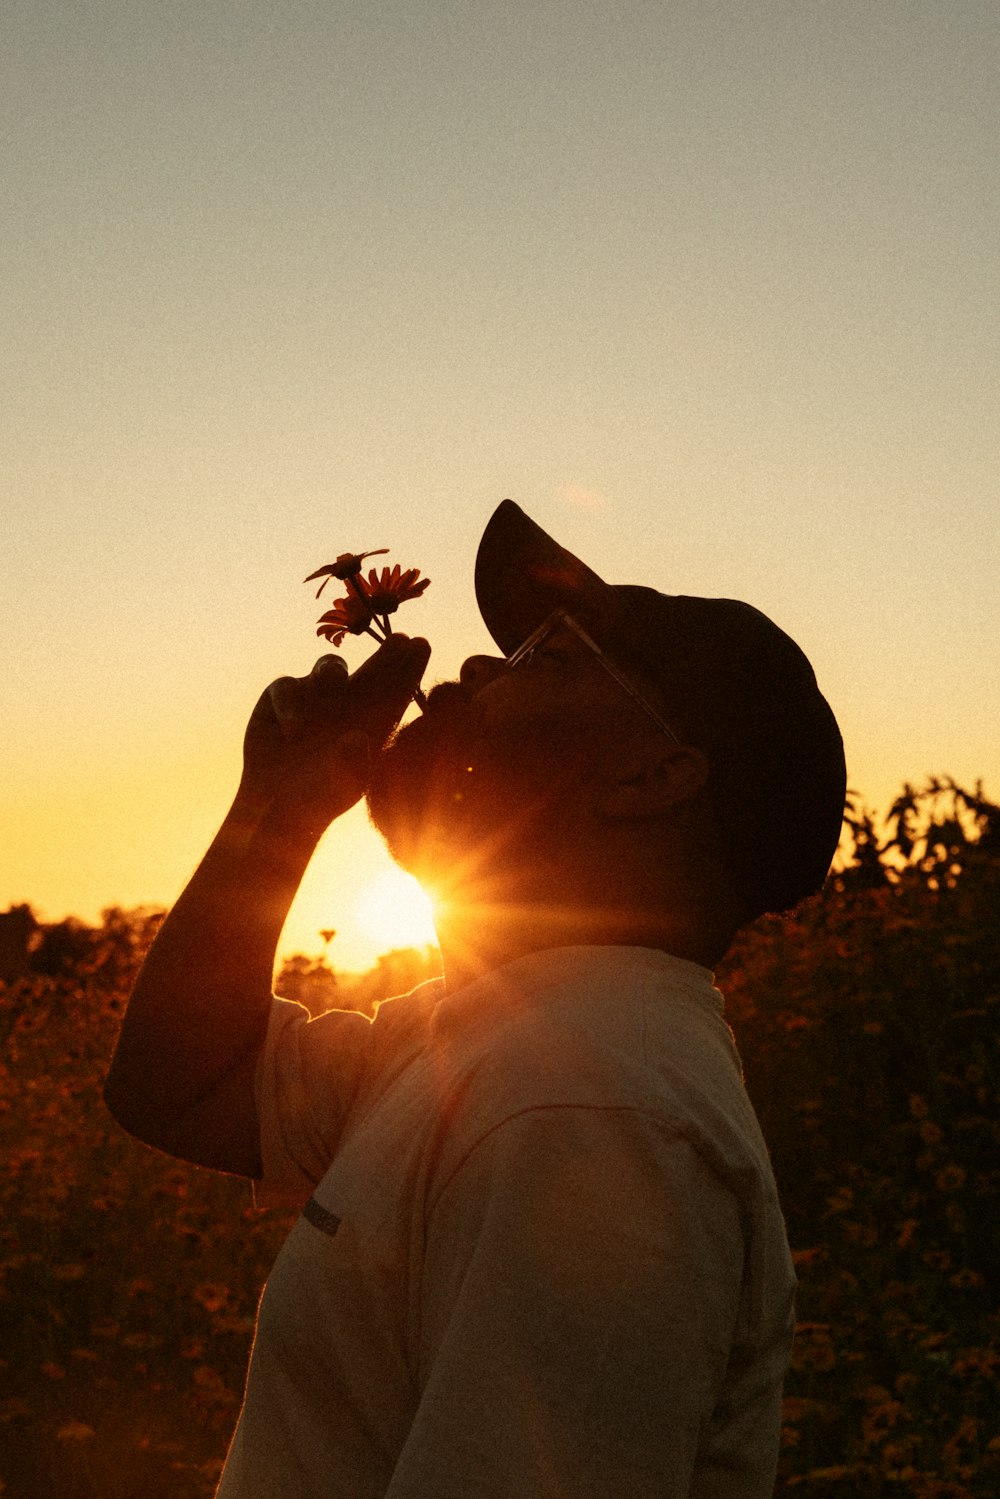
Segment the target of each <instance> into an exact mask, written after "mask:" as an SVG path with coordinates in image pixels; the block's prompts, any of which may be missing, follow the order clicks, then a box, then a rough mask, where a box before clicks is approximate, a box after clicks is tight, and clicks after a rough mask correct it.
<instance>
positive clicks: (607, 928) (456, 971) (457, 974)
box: [436, 902, 718, 992]
mask: <svg viewBox="0 0 1000 1499" xmlns="http://www.w3.org/2000/svg"><path fill="white" fill-rule="evenodd" d="M436 922H437V930H438V941H439V944H440V948H441V957H442V962H443V966H444V977H445V984H446V986H447V988H448V989H449V990H451V991H452V992H454V991H455V990H457V989H461V988H464V987H465V985H467V984H471V983H473V982H474V981H475V980H476V979H479V978H482V977H483V976H484V975H485V974H487V973H491V972H493V971H494V970H495V969H497V968H502V967H504V966H505V965H506V964H508V963H512V962H514V961H515V960H516V959H518V958H524V957H528V956H530V955H531V954H532V953H536V952H544V951H547V950H548V949H551V948H556V947H652V948H658V949H659V950H660V951H662V952H667V953H670V954H671V955H672V956H673V957H676V958H686V959H687V960H688V961H690V962H693V963H700V964H701V965H702V966H703V967H706V968H711V967H712V966H713V965H714V962H715V960H716V958H717V957H718V953H717V951H715V950H714V948H712V947H711V945H710V944H709V943H708V942H707V941H706V940H705V939H704V937H699V935H698V934H696V933H694V932H691V931H688V930H685V929H684V925H683V924H682V923H664V921H663V919H662V915H658V916H657V919H656V920H653V919H647V920H643V919H641V917H640V915H639V913H637V912H636V911H635V910H628V911H625V912H621V911H610V910H608V909H606V908H605V909H603V910H601V909H598V908H596V907H594V906H590V907H588V908H582V907H581V906H580V905H579V904H577V905H574V906H566V905H565V904H561V905H554V904H552V903H539V902H533V903H531V904H526V903H524V902H521V903H513V902H508V903H491V904H489V905H487V904H479V905H477V906H475V907H473V906H470V905H466V906H463V907H462V908H458V907H457V906H456V905H454V904H451V905H450V906H447V907H444V906H442V907H439V910H438V914H437V918H436Z"/></svg>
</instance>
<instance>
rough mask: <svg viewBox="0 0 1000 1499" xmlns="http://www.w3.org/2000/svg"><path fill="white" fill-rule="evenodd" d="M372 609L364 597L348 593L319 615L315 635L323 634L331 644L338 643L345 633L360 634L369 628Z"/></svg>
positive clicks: (370, 631)
mask: <svg viewBox="0 0 1000 1499" xmlns="http://www.w3.org/2000/svg"><path fill="white" fill-rule="evenodd" d="M371 622H372V610H371V608H370V607H369V604H368V602H367V600H366V599H363V598H358V597H357V596H356V595H355V594H351V593H349V594H348V595H347V597H346V598H342V599H338V600H337V602H336V603H335V604H334V606H333V608H332V609H328V610H327V611H326V613H325V614H322V615H320V619H319V624H318V626H317V629H316V634H317V635H325V636H326V638H327V640H328V641H329V642H330V644H331V645H339V644H340V642H341V641H342V640H343V638H344V636H345V635H348V634H350V635H362V634H363V633H364V632H365V631H366V630H367V631H368V633H369V634H373V633H374V632H373V631H372V629H371Z"/></svg>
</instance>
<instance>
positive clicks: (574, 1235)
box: [387, 1107, 744, 1499]
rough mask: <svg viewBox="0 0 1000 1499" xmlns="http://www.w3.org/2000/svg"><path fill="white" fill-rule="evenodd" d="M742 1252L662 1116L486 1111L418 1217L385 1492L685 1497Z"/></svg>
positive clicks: (734, 1228)
mask: <svg viewBox="0 0 1000 1499" xmlns="http://www.w3.org/2000/svg"><path fill="white" fill-rule="evenodd" d="M743 1263H744V1242H743V1233H742V1228H741V1221H740V1213H739V1208H738V1205H737V1202H736V1198H735V1196H734V1195H733V1193H732V1192H731V1190H730V1189H729V1188H728V1187H727V1186H726V1184H724V1183H723V1182H722V1181H721V1180H720V1179H719V1178H718V1177H717V1176H715V1174H714V1173H713V1172H712V1171H711V1170H710V1169H709V1167H708V1166H707V1165H706V1164H705V1162H704V1161H703V1160H702V1159H701V1157H700V1156H699V1154H698V1153H697V1152H696V1150H695V1149H694V1148H693V1146H692V1145H691V1144H690V1143H688V1141H687V1140H686V1139H684V1138H682V1137H681V1136H680V1135H679V1134H677V1133H676V1132H675V1131H673V1130H672V1129H671V1128H670V1126H669V1125H667V1124H665V1123H664V1122H663V1121H662V1120H660V1119H657V1118H655V1117H653V1116H651V1115H648V1114H646V1113H645V1112H644V1111H642V1110H633V1109H626V1108H577V1107H561V1108H560V1107H547V1108H538V1109H529V1110H526V1111H525V1112H524V1113H522V1114H519V1115H517V1116H515V1117H513V1118H511V1119H508V1120H506V1121H504V1122H503V1123H502V1124H500V1125H499V1126H498V1127H496V1128H495V1129H493V1130H492V1131H491V1132H490V1133H489V1134H487V1135H486V1136H485V1137H484V1138H482V1139H481V1140H479V1142H478V1143H477V1144H476V1145H475V1147H474V1148H473V1149H472V1151H471V1152H470V1154H469V1155H468V1156H467V1157H466V1159H465V1160H464V1161H463V1162H462V1163H461V1165H460V1166H459V1167H458V1169H457V1170H456V1171H455V1172H454V1174H453V1175H452V1177H451V1179H450V1180H449V1181H448V1182H447V1184H446V1185H445V1187H444V1189H443V1191H442V1193H441V1195H440V1198H439V1199H438V1201H437V1202H436V1204H435V1205H434V1207H433V1209H432V1211H431V1214H430V1218H429V1225H428V1237H427V1249H426V1264H425V1276H424V1296H423V1301H422V1309H421V1311H422V1321H421V1362H422V1367H421V1370H420V1386H421V1396H420V1403H419V1407H418V1410H417V1414H416V1418H415V1420H414V1423H413V1427H412V1431H411V1433H410V1437H409V1440H408V1442H407V1444H406V1446H405V1448H404V1450H403V1453H402V1455H401V1458H400V1460H399V1463H398V1466H397V1469H396V1472H395V1475H394V1478H393V1482H392V1483H391V1484H390V1486H389V1489H388V1493H387V1499H430V1496H432V1495H433V1496H435V1499H564V1496H565V1499H620V1496H621V1495H623V1494H628V1495H629V1496H630V1499H653V1496H654V1495H655V1496H656V1499H682V1496H685V1499H686V1496H687V1495H688V1493H689V1488H690V1482H691V1475H692V1472H693V1469H694V1463H695V1455H696V1452H697V1447H698V1442H699V1436H700V1434H701V1432H702V1430H703V1428H704V1425H705V1423H706V1421H707V1420H708V1418H709V1416H710V1415H711V1412H712V1410H713V1408H714V1405H715V1402H716V1400H717V1398H718V1395H719V1392H720V1390H721V1389H722V1386H723V1384H724V1381H725V1376H726V1367H727V1360H728V1357H729V1352H730V1348H731V1345H732V1339H733V1333H734V1327H735V1324H736V1320H737V1317H738V1313H739V1305H740V1295H741V1283H742V1277H743Z"/></svg>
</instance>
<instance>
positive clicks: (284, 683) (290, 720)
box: [267, 677, 303, 734]
mask: <svg viewBox="0 0 1000 1499" xmlns="http://www.w3.org/2000/svg"><path fill="white" fill-rule="evenodd" d="M267 697H268V698H269V699H270V703H271V708H272V711H273V713H274V716H275V718H276V719H277V721H278V724H279V726H280V728H281V730H282V732H283V733H285V734H291V733H294V732H295V730H296V729H297V728H298V727H299V725H300V724H301V722H302V716H303V704H302V684H301V682H300V681H299V680H298V678H297V677H279V678H278V680H277V681H276V682H272V683H271V685H270V687H269V688H268V689H267Z"/></svg>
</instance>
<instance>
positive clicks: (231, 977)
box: [104, 635, 430, 1176]
mask: <svg viewBox="0 0 1000 1499" xmlns="http://www.w3.org/2000/svg"><path fill="white" fill-rule="evenodd" d="M429 655H430V647H429V646H428V645H427V643H426V641H423V640H410V639H408V638H407V637H406V636H404V635H394V636H392V637H390V640H389V642H388V643H387V644H386V645H384V646H383V647H381V648H380V649H379V651H378V652H377V653H376V654H375V655H374V656H372V657H371V658H370V659H369V660H368V661H366V662H365V663H364V664H363V665H362V666H361V667H359V669H358V670H357V671H356V672H355V673H354V675H353V676H348V674H347V670H346V667H345V665H344V663H343V661H342V660H341V659H340V658H339V657H335V656H326V657H323V658H322V659H321V660H320V661H318V662H317V664H316V666H315V667H314V669H313V671H312V673H311V675H310V676H308V677H302V678H291V677H283V678H281V679H280V680H279V681H277V682H274V683H272V685H271V686H270V687H269V688H268V689H267V690H266V691H265V692H264V694H263V695H262V697H261V698H260V701H259V702H258V703H257V706H256V708H255V709H254V711H253V714H252V715H251V718H250V722H249V724H248V726H247V732H246V738H245V742H244V768H243V776H242V779H241V781H240V786H239V790H238V792H237V794H236V799H235V801H234V803H233V806H232V808H231V809H230V811H229V813H228V814H227V816H226V819H225V821H224V822H223V824H222V827H221V828H220V830H219V833H218V835H217V836H216V838H215V840H214V842H213V843H212V845H211V847H210V848H209V850H208V852H207V854H206V855H205V857H204V859H203V860H202V862H201V864H200V865H199V867H198V869H197V870H196V872H195V874H194V875H193V876H192V878H191V880H190V882H189V884H188V885H187V887H186V889H185V890H184V892H183V894H182V895H181V897H180V899H179V900H178V901H177V903H176V905H175V906H174V908H173V910H172V911H171V912H170V914H169V916H168V917H167V919H166V920H165V921H164V923H163V925H162V927H161V928H160V931H159V932H158V934H157V937H156V940H155V942H154V943H153V946H152V947H151V948H150V951H149V953H148V955H147V957H146V961H145V963H144V964H143V966H142V970H141V971H140V973H139V976H138V978H137V980H136V983H135V986H134V988H133V991H132V995H131V998H130V1000H129V1004H128V1009H127V1010H126V1013H125V1019H124V1021H123V1024H122V1028H121V1034H120V1036H119V1039H118V1045H117V1047H116V1050H115V1054H114V1058H113V1060H112V1063H111V1068H110V1070H109V1073H108V1077H107V1081H106V1083H105V1089H104V1097H105V1102H106V1103H107V1106H108V1108H109V1109H110V1111H111V1113H112V1114H113V1115H114V1116H115V1118H116V1119H117V1120H118V1122H119V1123H120V1124H121V1125H122V1126H123V1127H124V1128H125V1129H127V1130H128V1131H129V1132H130V1133H131V1134H134V1135H137V1136H138V1137H139V1139H141V1140H145V1141H146V1142H147V1143H148V1144H150V1145H154V1146H156V1147H157V1148H159V1149H160V1150H165V1151H167V1152H169V1153H170V1154H171V1155H177V1156H180V1157H182V1158H183V1159H185V1160H190V1161H195V1162H197V1163H198V1164H199V1165H204V1166H211V1167H214V1168H215V1169H216V1170H220V1171H231V1172H236V1173H238V1174H240V1175H243V1176H259V1175H260V1171H261V1162H260V1139H259V1127H258V1120H257V1110H256V1105H255V1102H254V1089H253V1082H254V1071H255V1067H256V1061H257V1056H258V1053H259V1050H260V1046H261V1044H262V1042H263V1038H264V1032H265V1028H266V1025H267V1017H268V1012H269V1010H270V1005H271V982H272V977H273V968H274V954H275V949H276V947H277V944H278V939H279V937H280V935H281V929H282V927H283V925H284V922H285V918H286V916H287V914H288V908H289V906H290V905H291V902H292V900H293V898H294V896H295V892H296V890H297V889H298V886H299V883H300V881H301V879H302V876H303V874H304V873H305V870H306V866H307V865H308V863H309V860H310V858H311V857H312V853H313V850H314V849H315V847H316V844H317V842H318V841H319V839H320V837H321V836H322V834H323V833H324V831H325V830H326V828H327V827H328V825H329V824H330V823H331V822H332V821H333V820H334V818H336V817H339V816H340V815H341V814H342V813H344V812H346V811H347V810H348V809H349V808H350V807H352V806H354V804H355V803H356V802H357V801H358V800H359V799H360V797H361V796H362V795H363V793H364V790H365V787H366V784H367V777H368V767H369V764H370V761H371V757H372V755H374V754H376V753H377V752H378V750H379V749H380V748H381V746H382V745H383V744H384V743H385V740H386V739H387V738H388V736H389V734H390V733H391V731H392V729H393V727H394V725H395V724H396V723H397V722H398V720H399V719H400V717H401V716H402V714H403V713H404V712H405V709H406V706H407V704H408V702H409V701H410V698H411V696H412V694H413V690H414V688H415V687H416V686H417V684H418V683H419V681H420V677H421V676H422V674H423V671H424V669H425V667H426V665H427V661H428V658H429Z"/></svg>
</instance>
